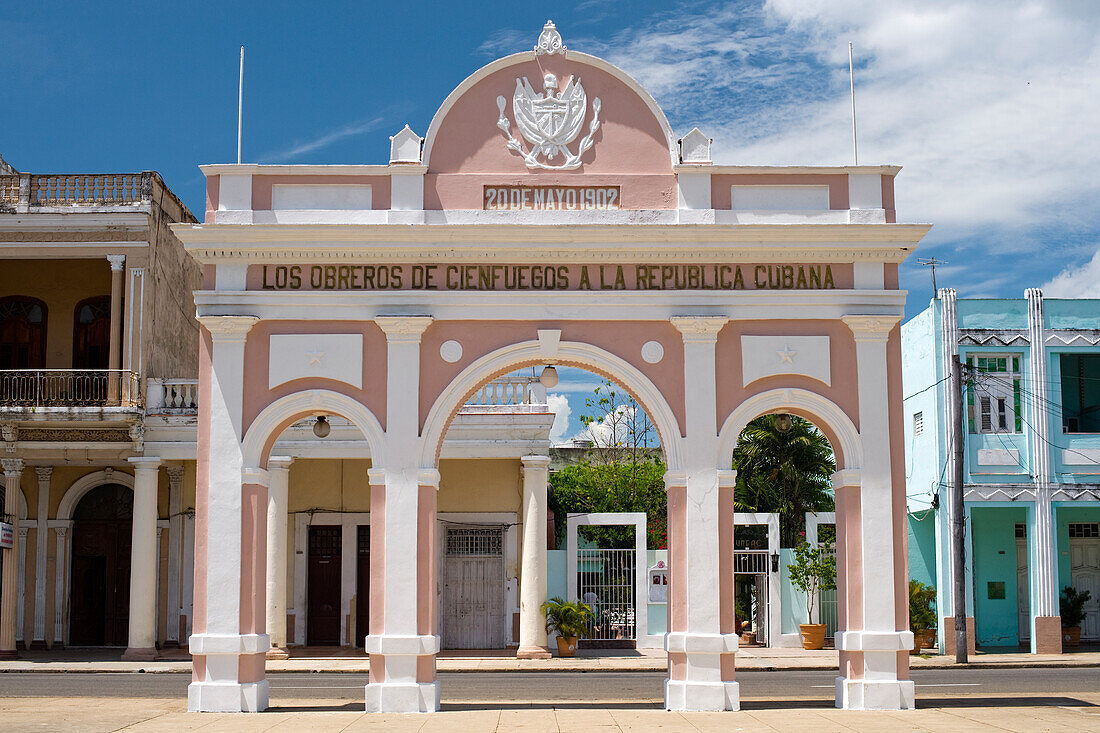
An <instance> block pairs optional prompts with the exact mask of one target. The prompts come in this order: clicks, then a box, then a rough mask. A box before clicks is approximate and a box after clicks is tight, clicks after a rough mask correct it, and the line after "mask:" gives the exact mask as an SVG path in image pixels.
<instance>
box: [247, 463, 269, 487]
mask: <svg viewBox="0 0 1100 733" xmlns="http://www.w3.org/2000/svg"><path fill="white" fill-rule="evenodd" d="M241 483H242V484H253V485H256V486H269V485H270V484H271V474H270V473H268V472H267V471H266V470H264V469H262V468H260V467H259V466H246V467H245V468H242V469H241Z"/></svg>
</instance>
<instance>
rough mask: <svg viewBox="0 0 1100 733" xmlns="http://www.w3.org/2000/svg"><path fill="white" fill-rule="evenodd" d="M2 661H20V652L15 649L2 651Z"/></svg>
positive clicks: (0, 653) (0, 655) (0, 656)
mask: <svg viewBox="0 0 1100 733" xmlns="http://www.w3.org/2000/svg"><path fill="white" fill-rule="evenodd" d="M0 659H19V652H17V651H15V650H14V649H0Z"/></svg>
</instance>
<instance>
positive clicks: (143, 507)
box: [122, 456, 161, 661]
mask: <svg viewBox="0 0 1100 733" xmlns="http://www.w3.org/2000/svg"><path fill="white" fill-rule="evenodd" d="M130 463H131V464H133V466H134V518H133V524H132V527H133V540H132V541H131V544H130V623H129V640H128V641H127V644H126V651H125V652H124V653H123V655H122V658H123V659H124V660H133V661H139V660H140V661H146V660H151V659H156V657H157V649H156V627H157V623H156V603H157V600H156V593H157V565H158V561H159V559H160V552H159V551H158V549H159V548H158V546H157V485H158V479H159V477H160V463H161V460H160V458H157V457H150V456H143V457H138V458H131V459H130Z"/></svg>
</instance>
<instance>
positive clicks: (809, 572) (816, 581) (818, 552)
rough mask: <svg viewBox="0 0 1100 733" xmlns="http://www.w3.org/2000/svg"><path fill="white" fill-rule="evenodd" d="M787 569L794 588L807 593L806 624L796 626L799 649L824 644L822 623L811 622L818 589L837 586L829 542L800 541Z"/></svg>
mask: <svg viewBox="0 0 1100 733" xmlns="http://www.w3.org/2000/svg"><path fill="white" fill-rule="evenodd" d="M787 570H788V571H790V574H791V583H793V584H794V587H795V588H798V589H799V590H800V591H802V592H803V593H805V594H806V608H807V615H808V617H809V618H808V619H807V620H808V621H809V623H805V624H800V625H799V627H798V630H799V631H800V632H801V633H802V648H803V649H820V648H822V647H823V646H825V624H821V623H818V624H815V623H814V609H815V608H817V600H818V596H819V595H820V594H821V591H825V590H835V589H836V556H835V555H834V554H833V553H832V550H831V548H830V547H829V545H828V543H825V545H824V546H822V547H813V546H811V545H810V544H809V543H808V542H806V540H802V542H801V543H800V544H799V545H798V547H796V548H794V563H793V564H791V565H788V566H787Z"/></svg>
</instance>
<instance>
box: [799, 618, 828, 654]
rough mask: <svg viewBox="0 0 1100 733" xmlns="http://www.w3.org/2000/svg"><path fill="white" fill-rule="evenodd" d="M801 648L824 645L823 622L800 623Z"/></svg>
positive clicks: (816, 647) (817, 647) (819, 647)
mask: <svg viewBox="0 0 1100 733" xmlns="http://www.w3.org/2000/svg"><path fill="white" fill-rule="evenodd" d="M798 630H799V632H800V633H801V634H802V648H803V649H821V648H822V647H824V646H825V624H800V625H799V627H798Z"/></svg>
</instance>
